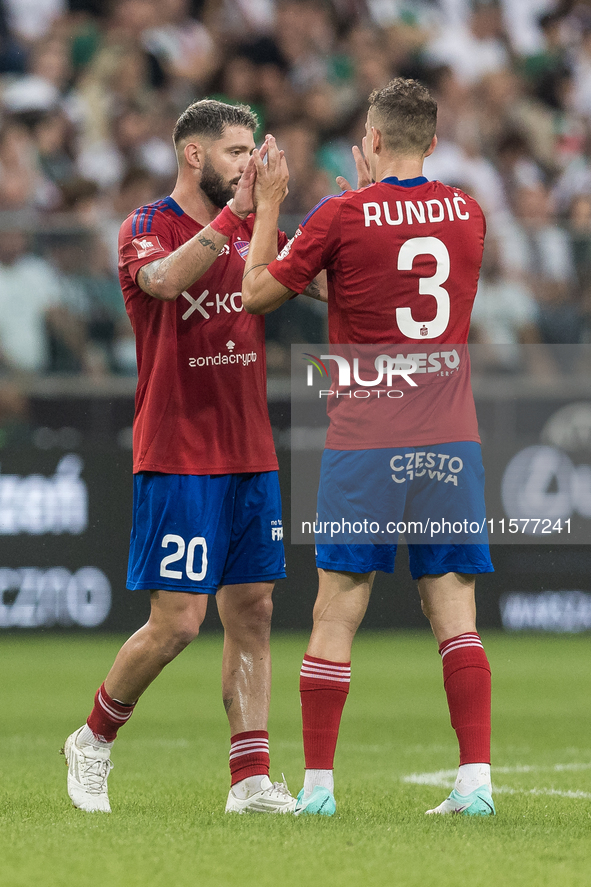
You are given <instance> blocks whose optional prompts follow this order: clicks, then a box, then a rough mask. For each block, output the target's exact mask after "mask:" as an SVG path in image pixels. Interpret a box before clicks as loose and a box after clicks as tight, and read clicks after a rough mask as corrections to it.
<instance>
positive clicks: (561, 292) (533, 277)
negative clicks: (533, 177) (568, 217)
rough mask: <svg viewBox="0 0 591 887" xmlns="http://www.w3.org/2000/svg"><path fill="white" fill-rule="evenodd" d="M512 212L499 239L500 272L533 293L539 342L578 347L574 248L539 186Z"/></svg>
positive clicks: (520, 196) (525, 190)
mask: <svg viewBox="0 0 591 887" xmlns="http://www.w3.org/2000/svg"><path fill="white" fill-rule="evenodd" d="M515 211H516V215H515V219H514V220H513V222H510V223H509V222H508V223H507V224H506V225H505V226H504V228H503V230H502V232H500V233H499V236H500V238H501V261H502V263H503V266H504V268H505V270H506V271H508V272H509V273H511V274H513V275H516V276H517V277H518V279H520V280H521V282H522V283H523V284H525V285H526V286H528V287H529V289H530V290H531V292H532V293H533V295H534V297H535V299H536V302H537V303H538V309H539V320H538V323H539V327H540V331H541V335H542V341H544V342H546V343H548V344H558V343H564V344H577V343H578V342H580V341H581V339H582V333H583V317H582V311H581V306H580V304H579V303H578V301H577V292H576V277H575V266H574V261H573V252H572V244H571V241H570V238H569V236H568V233H567V231H566V230H565V229H564V228H562V227H560V226H559V225H557V224H556V222H555V221H554V219H553V214H552V205H551V198H550V194H549V191H548V189H547V188H546V187H544V186H543V185H537V186H535V187H522V188H520V189H519V191H518V192H517V195H516V200H515Z"/></svg>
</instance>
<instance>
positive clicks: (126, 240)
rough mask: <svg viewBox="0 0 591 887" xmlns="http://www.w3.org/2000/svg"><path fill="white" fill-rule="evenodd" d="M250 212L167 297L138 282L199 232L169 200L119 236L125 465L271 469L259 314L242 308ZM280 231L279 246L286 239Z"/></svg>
mask: <svg viewBox="0 0 591 887" xmlns="http://www.w3.org/2000/svg"><path fill="white" fill-rule="evenodd" d="M253 219H254V217H253V216H249V217H248V218H247V219H246V220H245V222H244V223H243V224H242V225H241V226H240V227H239V228H238V230H237V231H236V232H235V233H234V234H233V236H232V238H231V239H230V240H229V241H228V243H227V244H226V245H225V246H224V247H223V249H222V250H221V252H220V254H219V256H218V257H217V259H216V260H215V262H214V263H213V265H212V266H211V267H210V268H209V269H208V271H206V272H205V274H204V275H203V276H202V277H200V278H199V280H197V281H196V282H195V283H194V284H193V285H192V286H190V287H189V288H188V290H186V291H185V292H184V293H182V294H181V295H180V296H179V297H178V299H176V301H174V302H164V301H161V300H160V299H155V298H153V297H152V296H149V295H147V294H146V293H144V292H143V290H142V289H140V287H139V286H138V285H137V284H136V277H137V273H138V271H139V269H140V268H141V267H142V266H143V265H147V264H149V263H150V262H154V261H155V260H156V259H160V258H164V257H165V256H167V255H168V254H169V253H171V252H173V251H174V250H175V249H178V247H179V246H181V245H182V244H183V243H186V241H187V240H190V238H192V237H194V235H195V234H197V233H198V232H199V231H200V230H201V229H202V227H203V226H202V225H199V224H198V223H197V222H195V221H194V219H192V218H190V216H188V215H187V214H186V213H184V212H183V210H182V209H181V208H180V206H179V205H178V204H177V203H176V202H175V201H174V200H173V199H172V198H171V197H167V198H166V199H164V200H159V201H157V202H156V203H153V204H151V205H149V206H144V207H141V208H140V209H138V210H136V211H135V212H134V213H132V214H131V215H130V216H129V217H128V218H127V219H126V220H125V222H124V223H123V225H122V226H121V231H120V233H119V279H120V281H121V289H122V291H123V296H124V299H125V307H126V309H127V313H128V315H129V318H130V320H131V324H132V326H133V330H134V333H135V337H136V351H137V363H138V386H137V391H136V398H135V419H134V426H133V470H134V472H138V471H159V472H163V473H167V474H237V473H242V472H254V471H273V470H275V469H276V468H277V458H276V456H275V448H274V445H273V437H272V433H271V425H270V422H269V414H268V411H267V388H266V364H265V323H264V317H262V316H255V315H251V314H247V313H246V312H245V311H244V310H243V307H242V295H241V287H242V274H243V273H244V262H245V257H246V254H247V252H248V246H249V242H250V238H251V235H252V226H253ZM286 241H287V238H286V236H285V235H284V234H282V233H280V235H279V246H280V248H281V247H282V246H283V245H284V244H285V243H286Z"/></svg>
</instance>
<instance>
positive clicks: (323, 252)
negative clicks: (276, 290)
mask: <svg viewBox="0 0 591 887" xmlns="http://www.w3.org/2000/svg"><path fill="white" fill-rule="evenodd" d="M339 208H340V203H339V201H338V198H336V197H335V198H333V197H325V198H324V200H322V201H321V202H320V203H319V204H318V205H317V206H315V207H314V209H313V210H311V212H309V213H308V215H307V216H306V218H305V219H304V220H303V222H302V223H301V225H300V227H299V228H298V230H297V231H296V233H295V234H294V236H293V237H292V238H291V240H290V241H289V242H288V243H286V244H285V246H284V247H283V249H282V250H281V251H280V253H279V255H278V256H277V258H276V259H274V261H272V262H271V263H270V264H269V265H268V266H267V270H268V271H269V273H270V274H271V275H272V276H273V277H274V278H275V280H278V281H279V283H281V284H283V286H286V287H287V288H288V289H290V290H293V291H294V292H295V293H303V291H304V290H305V289H306V287H307V286H308V284H309V283H310V281H312V280H314V278H315V277H316V275H317V274H318V273H319V272H320V271H322V269H323V268H326V267H328V265H329V264H330V261H331V258H332V254H333V247H334V243H335V238H336V229H337V227H338V224H337V223H338V211H339Z"/></svg>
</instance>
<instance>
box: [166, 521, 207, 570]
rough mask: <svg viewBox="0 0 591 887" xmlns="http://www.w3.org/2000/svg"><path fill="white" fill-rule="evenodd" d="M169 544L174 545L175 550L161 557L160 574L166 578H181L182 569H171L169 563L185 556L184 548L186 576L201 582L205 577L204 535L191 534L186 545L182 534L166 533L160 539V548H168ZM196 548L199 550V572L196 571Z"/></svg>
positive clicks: (205, 545)
mask: <svg viewBox="0 0 591 887" xmlns="http://www.w3.org/2000/svg"><path fill="white" fill-rule="evenodd" d="M171 545H176V551H173V552H172V554H167V555H166V557H163V558H162V561H161V563H160V575H161V576H164V577H165V578H166V579H182V578H183V573H182V571H181V570H171V569H170V564H174V563H177V562H178V561H182V560H183V558H184V557H185V550H186V552H187V556H186V560H185V565H184V566H185V570H186V573H187V577H188V578H189V579H192V580H193V581H194V582H201V580H202V579H205V574H206V573H207V542H206V540H205V539H204V537H203V536H193V538H192V539H190V540H189V543H188V545H185V540H184V539H183V537H182V536H177V535H176V534H175V533H167V535H166V536H164V538H163V539H162V548H169V546H171ZM196 548H198V549H199V550H200V552H201V569H200V570H199V572H196V564H195V549H196ZM198 553H199V552H198ZM197 566H198V565H197Z"/></svg>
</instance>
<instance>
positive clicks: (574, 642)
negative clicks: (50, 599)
mask: <svg viewBox="0 0 591 887" xmlns="http://www.w3.org/2000/svg"><path fill="white" fill-rule="evenodd" d="M484 641H485V644H486V648H487V652H488V655H489V659H490V661H491V665H492V668H493V692H494V713H493V754H494V764H495V769H494V771H493V773H494V782H495V785H496V794H495V800H496V803H497V811H498V815H497V817H495V818H485V819H470V818H465V817H454V818H449V817H445V818H443V817H437V818H436V817H425V816H424V811H425V810H426V809H427V808H428V807H431V806H434V805H435V804H437V803H439V801H441V800H442V799H443V798H444V797H445V796H446V794H447V793H448V786H450V785H451V782H452V779H453V774H454V768H455V766H456V763H457V751H456V742H455V736H454V734H453V731H452V729H451V727H450V725H449V718H448V714H447V709H446V705H445V698H444V694H443V689H442V680H441V668H440V663H439V657H438V656H437V653H436V647H435V642H434V641H433V640H432V638H431V637H430V635H429V634H427V633H425V634H415V635H411V634H403V633H400V634H397V633H392V634H362V635H360V636H359V637H358V639H357V641H356V646H355V650H354V658H353V680H352V684H351V693H350V696H349V700H348V702H347V706H346V708H345V714H344V717H343V726H342V729H341V736H340V740H339V747H338V749H337V760H336V777H337V790H336V796H337V803H338V810H337V814H336V815H335V816H334V817H332V818H330V819H329V818H322V817H308V818H306V817H303V818H301V819H296V818H294V817H288V816H281V817H264V816H240V817H239V816H226V815H224V812H223V810H224V803H225V798H226V794H227V790H228V770H227V755H228V746H229V737H228V730H227V725H226V721H225V715H224V712H223V707H222V703H221V699H220V693H219V670H220V654H221V638H220V637H219V636H217V635H209V636H205V637H203V638H200V639H198V640H197V641H196V642H195V643H194V644H193V645H192V647H191V648H190V649H188V650H187V651H185V653H183V654H182V656H180V657H179V658H178V659H177V660H176V661H175V662H174V663H172V665H170V666H169V667H168V669H167V670H166V671H165V672H164V673H163V675H162V676H161V677H160V678H159V679H158V681H157V682H156V683H155V684H154V686H153V687H152V688H151V689H150V690H149V691H148V693H147V694H146V696H145V697H144V699H142V701H141V703H140V705H139V706H138V709H137V711H136V713H135V715H134V717H133V718H132V720H131V721H130V723H129V724H128V725H127V726H126V727H125V728H124V729H123V730H122V731H121V734H120V738H119V739H118V741H117V745H116V747H115V750H114V753H113V760H114V762H115V769H114V770H113V772H112V774H111V777H110V796H111V804H112V807H113V813H112V814H111V815H110V816H109V815H104V814H84V813H81V812H80V811H78V810H75V809H74V808H73V807H71V806H70V802H69V799H68V797H67V795H66V767H65V765H64V759H63V757H61V756H60V755H59V754H58V749H59V748H60V746H61V745H62V743H63V740H64V739H65V737H66V735H67V734H68V733H70V732H71V731H72V730H73V729H75V728H76V727H78V726H79V725H80V724H82V723H83V721H84V719H85V717H86V715H87V713H88V709H89V706H90V704H91V701H92V696H93V694H94V691H95V689H96V686H97V685H98V684H99V683H100V682H101V680H102V679H103V677H104V674H105V672H106V670H107V667H108V665H109V664H110V662H111V660H112V658H113V656H114V654H115V652H116V651H117V649H118V647H119V645H120V643H121V638H113V637H108V638H105V637H96V636H93V637H90V636H89V637H80V636H78V637H66V636H63V637H55V636H54V637H52V636H45V637H42V636H34V637H33V636H26V637H25V636H23V637H15V636H7V637H3V638H2V639H1V641H0V643H1V647H0V661H1V662H2V669H1V674H2V683H1V688H2V689H1V694H0V703H1V704H0V739H1V755H0V777H1V778H0V885H2V887H69V885H92V884H99V885H107V887H136V885H137V887H140V885H141V887H185V885H186V887H188V885H191V887H226V885H228V887H230V885H231V887H234V885H236V887H239V885H240V887H255V885H257V887H258V885H260V887H267V885H268V887H291V885H302V887H307V885H309V884H314V885H321V884H322V885H329V887H332V885H335V887H336V885H339V887H348V885H361V887H374V885H375V887H378V885H379V887H381V885H409V887H419V885H421V887H423V885H427V887H429V885H433V887H435V885H436V887H451V885H454V887H456V885H459V884H466V885H470V887H480V885H482V887H497V885H519V887H529V885H536V887H544V885H557V884H558V885H560V887H574V885H581V887H583V885H585V887H588V885H590V884H591V667H590V666H591V645H590V639H589V637H588V636H579V637H539V636H521V637H520V636H507V635H502V634H485V635H484ZM305 643H306V638H305V637H303V636H302V635H281V636H275V638H274V641H273V655H274V677H273V699H272V704H271V719H270V734H271V768H272V773H271V776H272V778H274V779H279V778H280V777H281V772H282V771H283V772H284V773H285V776H286V778H287V780H288V783H289V785H290V787H291V788H292V790H293V791H295V792H297V791H298V790H299V789H300V787H301V783H302V772H303V755H302V750H301V741H300V712H299V699H298V692H297V688H298V672H299V665H300V661H301V656H302V653H303V651H304V648H305Z"/></svg>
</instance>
